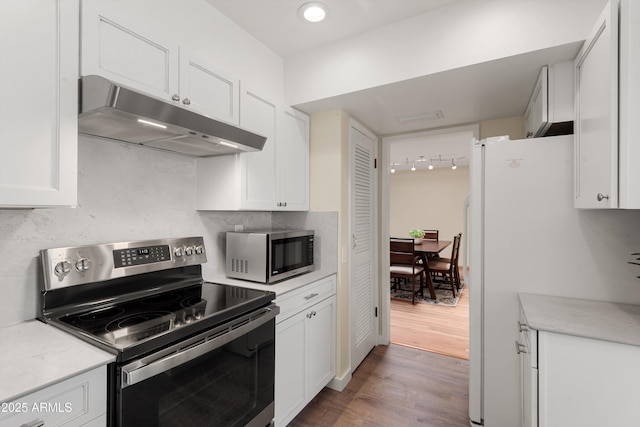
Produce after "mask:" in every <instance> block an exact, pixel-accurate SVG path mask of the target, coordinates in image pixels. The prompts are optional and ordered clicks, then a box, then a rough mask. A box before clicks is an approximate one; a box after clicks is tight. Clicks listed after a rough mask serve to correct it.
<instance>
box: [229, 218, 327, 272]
mask: <svg viewBox="0 0 640 427" xmlns="http://www.w3.org/2000/svg"><path fill="white" fill-rule="evenodd" d="M314 240H315V233H314V231H313V230H253V231H244V232H233V231H229V232H227V254H226V273H227V277H232V278H236V279H244V280H250V281H254V282H260V283H274V282H277V281H279V280H283V279H287V278H289V277H292V276H296V275H298V274H302V273H306V272H309V271H313V269H314V262H313V247H314Z"/></svg>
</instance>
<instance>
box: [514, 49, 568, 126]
mask: <svg viewBox="0 0 640 427" xmlns="http://www.w3.org/2000/svg"><path fill="white" fill-rule="evenodd" d="M573 115H574V111H573V63H572V62H571V61H565V62H559V63H557V64H553V65H548V66H544V67H542V70H540V75H539V76H538V80H537V81H536V85H535V87H534V89H533V93H532V95H531V98H530V100H529V104H528V105H527V110H526V111H525V114H524V120H525V128H526V129H525V135H526V136H527V138H535V137H539V136H544V135H548V136H552V135H561V134H568V133H571V131H572V129H573Z"/></svg>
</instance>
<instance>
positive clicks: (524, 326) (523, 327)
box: [518, 322, 529, 332]
mask: <svg viewBox="0 0 640 427" xmlns="http://www.w3.org/2000/svg"><path fill="white" fill-rule="evenodd" d="M524 331H529V325H527V324H526V323H522V322H518V332H524Z"/></svg>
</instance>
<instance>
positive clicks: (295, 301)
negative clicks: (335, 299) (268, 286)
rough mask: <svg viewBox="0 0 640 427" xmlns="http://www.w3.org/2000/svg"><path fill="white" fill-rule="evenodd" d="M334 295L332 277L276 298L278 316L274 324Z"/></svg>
mask: <svg viewBox="0 0 640 427" xmlns="http://www.w3.org/2000/svg"><path fill="white" fill-rule="evenodd" d="M335 293H336V276H335V275H334V276H331V277H327V278H325V279H321V280H318V281H317V282H313V283H311V284H309V285H306V286H303V287H301V288H299V289H296V290H294V291H291V292H287V293H286V294H283V295H282V296H278V297H277V298H276V304H278V306H279V307H280V314H279V315H278V317H277V318H276V322H277V323H280V322H282V321H283V320H286V319H287V318H289V317H291V316H292V315H294V314H296V313H299V312H300V311H302V310H304V309H306V308H308V307H310V306H312V305H313V304H316V303H318V302H320V301H322V300H323V299H325V298H327V297H330V296H331V295H334V294H335Z"/></svg>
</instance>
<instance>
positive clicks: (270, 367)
mask: <svg viewBox="0 0 640 427" xmlns="http://www.w3.org/2000/svg"><path fill="white" fill-rule="evenodd" d="M40 258H41V263H42V269H43V275H44V280H43V283H42V289H41V291H42V317H41V319H42V320H43V321H45V322H47V323H50V324H52V325H54V326H56V327H59V328H61V329H63V330H65V331H67V332H69V333H71V334H73V335H75V336H77V337H79V338H81V339H83V340H85V341H87V342H89V343H92V344H94V345H96V346H99V347H101V348H103V349H105V350H107V351H110V352H113V353H114V354H115V355H116V362H114V363H112V364H111V365H109V368H108V372H109V378H108V384H109V389H108V399H109V400H108V408H109V425H110V426H115V427H133V426H135V427H139V426H149V427H153V426H162V427H165V426H187V425H188V426H195V425H197V426H261V427H262V426H266V425H269V424H270V423H272V420H273V408H274V405H273V394H274V391H273V390H274V371H275V345H274V340H275V316H276V315H277V314H278V312H279V308H278V307H277V306H276V305H275V304H273V303H272V301H273V299H274V298H275V294H273V293H272V292H266V291H257V290H252V289H246V288H240V287H235V286H228V285H222V284H216V283H209V282H205V281H204V280H203V278H202V264H203V263H205V262H206V261H207V257H206V251H205V247H204V241H203V239H202V237H189V238H172V239H160V240H147V241H135V242H122V243H110V244H101V245H91V246H76V247H66V248H56V249H46V250H42V251H41V254H40Z"/></svg>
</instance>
